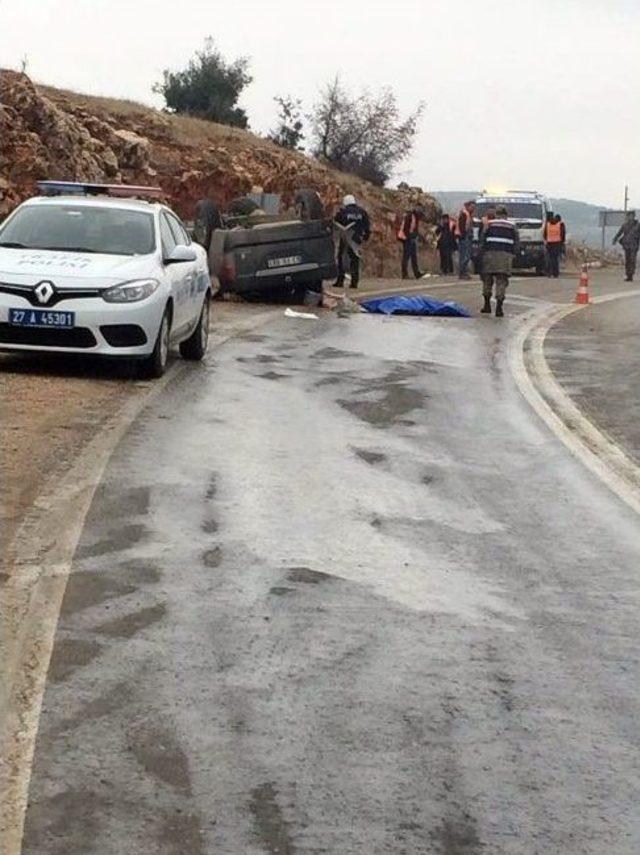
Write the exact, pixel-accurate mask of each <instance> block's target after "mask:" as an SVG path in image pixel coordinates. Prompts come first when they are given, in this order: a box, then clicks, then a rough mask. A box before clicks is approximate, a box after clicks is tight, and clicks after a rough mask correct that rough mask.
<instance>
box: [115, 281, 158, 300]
mask: <svg viewBox="0 0 640 855" xmlns="http://www.w3.org/2000/svg"><path fill="white" fill-rule="evenodd" d="M159 284H160V283H159V282H158V280H157V279H136V280H134V281H133V282H123V283H122V284H121V285H115V286H114V287H113V288H107V289H106V290H104V291H103V292H102V299H103V300H106V301H107V303H138V302H139V301H140V300H146V299H147V297H150V296H151V295H152V294H153V292H154V291H156V290H157V288H158V285H159Z"/></svg>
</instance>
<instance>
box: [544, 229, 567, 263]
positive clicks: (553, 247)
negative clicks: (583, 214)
mask: <svg viewBox="0 0 640 855" xmlns="http://www.w3.org/2000/svg"><path fill="white" fill-rule="evenodd" d="M566 238H567V232H566V229H565V225H564V223H563V222H562V217H561V216H560V214H554V215H553V216H552V217H551V219H550V220H547V222H546V223H545V226H544V243H545V247H546V250H547V275H548V276H549V277H550V278H553V279H557V278H558V277H559V276H560V256H561V255H562V254H563V253H564V246H565V242H566Z"/></svg>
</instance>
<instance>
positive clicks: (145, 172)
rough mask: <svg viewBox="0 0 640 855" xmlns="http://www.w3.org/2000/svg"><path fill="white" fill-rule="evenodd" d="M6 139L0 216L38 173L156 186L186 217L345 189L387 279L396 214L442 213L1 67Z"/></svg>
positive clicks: (193, 122) (244, 139)
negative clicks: (202, 204)
mask: <svg viewBox="0 0 640 855" xmlns="http://www.w3.org/2000/svg"><path fill="white" fill-rule="evenodd" d="M0 139H1V140H2V145H1V146H0V218H1V217H2V216H4V215H6V214H7V213H9V211H10V210H12V208H13V207H14V206H15V205H16V204H17V203H19V202H20V201H22V200H23V199H25V198H27V197H28V196H30V195H32V194H33V193H34V191H35V182H36V181H37V180H38V179H42V178H51V179H66V180H77V181H78V180H82V181H108V182H113V183H116V182H124V183H136V184H159V185H160V186H161V187H162V188H163V189H164V190H166V193H167V201H168V202H169V203H170V204H171V205H172V206H173V207H174V208H175V209H176V211H178V213H179V214H180V215H181V216H182V217H184V218H185V219H191V218H192V216H193V211H194V207H195V203H196V202H197V201H198V199H201V198H203V197H206V196H208V197H211V198H213V199H214V200H215V201H216V202H217V203H218V204H220V205H225V204H226V203H228V202H229V201H230V200H231V199H232V198H234V197H236V196H239V195H242V194H244V193H248V192H250V191H251V190H252V189H254V188H262V189H263V190H264V191H266V192H273V193H280V194H281V196H282V199H283V203H284V204H285V205H289V204H290V203H291V202H292V200H293V197H294V195H295V191H296V190H297V189H298V188H300V187H314V188H315V189H317V190H318V192H319V193H320V195H321V196H322V198H323V200H324V202H325V204H326V205H327V206H328V208H329V209H330V210H333V209H335V208H337V206H338V204H339V201H340V200H341V198H342V196H343V195H344V194H345V193H353V194H355V195H356V197H357V198H358V200H359V201H360V202H361V203H362V204H363V205H364V206H365V207H366V208H367V209H368V210H369V212H370V214H371V217H372V221H373V238H372V242H371V244H370V249H369V252H368V267H369V269H370V271H371V272H372V273H373V274H375V275H378V276H381V275H395V274H396V273H397V267H398V261H397V257H398V247H397V242H396V240H395V218H396V215H397V213H398V212H400V211H402V210H403V209H404V208H406V207H407V206H408V205H409V204H410V203H412V202H414V201H421V202H423V203H424V204H425V206H426V207H427V210H428V212H429V217H430V219H431V220H434V219H435V217H436V215H437V213H438V205H437V203H436V202H435V200H434V199H433V198H432V197H430V196H427V195H426V194H424V193H423V192H422V191H421V190H420V189H419V188H411V189H409V188H408V189H405V190H402V191H400V190H395V191H391V190H386V189H381V188H377V187H374V186H373V185H371V184H369V183H367V182H365V181H361V180H360V179H358V178H355V177H353V176H348V175H344V174H342V173H339V172H335V171H334V170H331V169H328V168H326V167H324V166H322V165H321V164H319V163H317V162H316V161H315V160H313V159H311V158H308V157H306V156H304V155H302V154H298V153H294V152H288V151H285V150H283V149H281V148H278V147H277V146H275V145H273V144H272V143H270V142H269V141H267V140H264V139H261V138H259V137H256V136H254V135H253V134H250V133H248V132H246V131H240V130H237V129H234V128H228V127H225V126H221V125H216V124H213V123H211V122H204V121H201V120H198V119H192V118H188V117H180V116H172V115H168V114H166V113H163V112H160V111H158V110H153V109H150V108H148V107H145V106H143V105H141V104H135V103H132V102H129V101H118V100H112V99H107V98H98V97H93V96H84V95H78V94H76V93H73V92H67V91H62V90H57V89H52V88H50V87H46V86H36V85H34V83H33V82H32V81H31V80H30V79H29V78H28V77H27V76H26V75H24V74H18V73H16V72H12V71H0Z"/></svg>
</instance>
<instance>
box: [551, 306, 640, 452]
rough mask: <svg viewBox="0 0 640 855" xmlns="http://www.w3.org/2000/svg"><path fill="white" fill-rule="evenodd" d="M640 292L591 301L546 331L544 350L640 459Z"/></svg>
mask: <svg viewBox="0 0 640 855" xmlns="http://www.w3.org/2000/svg"><path fill="white" fill-rule="evenodd" d="M639 318H640V294H639V295H638V296H637V297H633V298H630V299H626V300H619V301H618V300H617V301H614V302H611V303H602V304H600V305H594V306H589V307H588V308H587V309H585V310H583V311H581V312H577V313H576V314H573V315H569V317H567V318H564V319H563V320H562V321H561V322H560V323H559V324H558V325H557V326H555V327H554V328H553V329H552V330H551V332H550V333H549V335H548V338H547V347H546V355H547V359H548V361H549V364H550V366H551V368H552V370H553V372H554V374H555V376H556V378H557V379H558V380H559V381H560V383H561V384H562V385H563V386H564V388H565V389H566V391H567V392H568V393H569V394H570V395H571V397H572V398H573V400H574V401H575V402H576V403H577V404H578V406H579V407H580V408H581V409H582V410H583V411H584V412H586V413H588V415H589V417H590V418H591V419H592V420H593V421H594V422H595V423H596V424H597V425H598V427H600V428H601V430H603V431H604V432H605V433H606V434H607V435H608V436H609V437H611V438H612V439H614V440H615V442H616V443H617V444H618V445H621V446H622V447H623V448H624V449H625V451H626V452H627V454H629V455H630V456H631V457H633V458H634V459H635V461H636V462H637V463H640V391H639V389H638V378H639V377H640V322H639V320H638V319H639Z"/></svg>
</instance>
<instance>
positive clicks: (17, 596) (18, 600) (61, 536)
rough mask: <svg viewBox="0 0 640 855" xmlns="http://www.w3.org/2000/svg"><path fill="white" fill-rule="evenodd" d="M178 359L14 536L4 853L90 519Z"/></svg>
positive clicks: (221, 337)
mask: <svg viewBox="0 0 640 855" xmlns="http://www.w3.org/2000/svg"><path fill="white" fill-rule="evenodd" d="M279 316H280V311H279V310H277V309H269V310H266V311H264V312H261V313H260V314H259V315H258V316H256V315H252V316H251V317H250V318H249V319H248V320H247V322H245V323H244V324H238V325H237V327H235V328H233V329H232V331H231V332H230V333H227V332H223V333H217V332H214V333H212V335H211V340H210V341H211V347H212V348H215V347H219V346H220V345H222V344H224V343H225V342H226V341H229V340H230V339H232V338H235V337H236V336H237V335H242V334H244V333H247V332H252V331H254V330H256V329H258V328H260V327H261V326H263V325H264V324H265V323H268V322H269V321H270V320H272V319H275V318H276V317H279ZM188 367H189V366H188V364H187V363H185V362H182V363H181V362H179V361H177V362H175V363H174V365H173V366H171V368H170V369H169V371H168V372H167V374H165V376H164V377H163V378H161V379H160V380H155V381H153V382H151V383H150V384H149V388H148V389H146V390H144V391H143V392H142V394H139V395H136V396H135V397H133V398H131V400H129V401H128V402H127V403H126V404H125V405H124V407H123V408H122V409H121V410H120V411H119V412H118V413H117V415H116V416H115V417H114V418H113V419H112V420H111V421H110V422H109V423H108V424H107V426H106V427H105V428H104V429H103V430H102V431H101V432H100V433H99V434H98V436H96V437H95V438H94V439H93V440H91V442H89V443H88V445H86V446H85V448H84V451H83V452H82V454H81V455H80V456H79V458H78V459H77V460H76V462H75V464H74V465H73V466H72V467H71V469H70V470H69V471H68V472H67V474H66V476H65V477H64V478H62V479H57V480H55V481H54V482H53V483H51V482H50V483H48V484H47V485H46V486H45V488H44V490H43V491H42V492H41V493H40V495H39V496H38V498H37V499H36V501H35V502H34V507H33V509H32V510H31V511H30V513H29V514H28V515H27V516H26V517H25V519H24V521H23V522H22V524H21V525H20V527H19V529H18V531H17V533H16V536H15V550H14V551H15V560H14V565H13V568H12V572H11V574H10V576H9V579H8V580H7V582H6V583H5V585H4V586H3V608H6V609H7V611H8V610H9V609H10V608H13V607H15V608H17V609H20V610H21V618H20V629H19V632H18V635H17V637H16V638H15V640H14V641H13V643H12V644H11V645H10V649H9V651H8V655H7V656H5V659H4V661H3V663H2V671H3V675H2V676H3V687H2V688H3V694H2V697H1V698H0V852H1V853H2V855H20V852H21V850H22V837H23V833H24V821H25V815H26V809H27V803H28V797H29V784H30V781H31V769H32V765H33V757H34V752H35V745H36V738H37V735H38V726H39V721H40V712H41V709H42V700H43V697H44V690H45V685H46V678H47V672H48V670H49V662H50V660H51V653H52V650H53V644H54V640H55V635H56V629H57V626H58V617H59V614H60V609H61V607H62V600H63V597H64V592H65V589H66V586H67V581H68V578H69V574H70V572H71V566H72V562H73V556H74V554H75V551H76V548H77V545H78V542H79V540H80V536H81V534H82V530H83V528H84V522H85V519H86V516H87V514H88V512H89V509H90V507H91V502H92V500H93V496H94V494H95V491H96V489H97V487H98V485H99V484H100V481H101V480H102V476H103V474H104V471H105V469H106V467H107V465H108V463H109V460H110V458H111V456H112V454H113V452H114V451H115V449H116V447H117V446H118V444H119V442H120V440H121V439H122V438H123V437H124V435H125V434H126V432H127V431H128V430H129V428H130V427H131V425H132V424H133V422H134V421H135V420H136V418H138V417H139V416H140V414H141V413H142V411H143V410H144V409H145V408H146V407H147V406H149V405H150V404H151V403H152V402H153V401H154V400H155V399H156V398H157V397H158V396H159V395H160V393H161V392H162V391H163V390H164V389H165V388H166V387H167V386H168V385H169V384H170V383H172V382H174V381H176V382H177V381H178V380H179V379H180V378H181V377H182V375H183V374H184V373H185V372H186V371H187V370H188Z"/></svg>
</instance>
